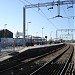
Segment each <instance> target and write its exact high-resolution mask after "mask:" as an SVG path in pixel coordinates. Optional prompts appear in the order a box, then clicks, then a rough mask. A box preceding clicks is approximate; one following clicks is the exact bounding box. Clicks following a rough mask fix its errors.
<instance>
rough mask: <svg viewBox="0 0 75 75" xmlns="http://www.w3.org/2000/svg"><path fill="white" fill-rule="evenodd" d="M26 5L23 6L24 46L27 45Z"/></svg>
mask: <svg viewBox="0 0 75 75" xmlns="http://www.w3.org/2000/svg"><path fill="white" fill-rule="evenodd" d="M25 10H26V9H25V7H23V46H25V45H26V38H25V36H26V15H25V14H26V11H25Z"/></svg>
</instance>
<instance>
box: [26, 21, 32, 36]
mask: <svg viewBox="0 0 75 75" xmlns="http://www.w3.org/2000/svg"><path fill="white" fill-rule="evenodd" d="M29 23H31V22H27V35H28V24H29Z"/></svg>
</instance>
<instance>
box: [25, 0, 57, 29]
mask: <svg viewBox="0 0 75 75" xmlns="http://www.w3.org/2000/svg"><path fill="white" fill-rule="evenodd" d="M24 1H25V2H27V3H29V4H32V3H31V2H29V1H27V0H24ZM33 10H34V11H35V12H37V13H39V12H38V11H36V10H35V9H33ZM40 11H41V12H42V14H43V15H42V14H40V13H39V14H40V15H41V16H42V17H44V18H45V19H46V20H47V21H48V22H50V23H51V24H52V25H53V26H54V27H55V29H58V28H57V27H56V26H55V25H54V23H52V22H51V21H50V20H49V18H48V17H47V16H46V15H45V14H44V13H43V11H42V10H41V9H40Z"/></svg>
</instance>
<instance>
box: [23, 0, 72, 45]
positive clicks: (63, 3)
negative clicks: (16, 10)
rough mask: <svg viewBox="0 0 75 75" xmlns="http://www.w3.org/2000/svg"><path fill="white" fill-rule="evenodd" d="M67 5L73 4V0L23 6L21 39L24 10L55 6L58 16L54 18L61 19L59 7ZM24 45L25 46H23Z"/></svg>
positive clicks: (24, 24) (24, 28)
mask: <svg viewBox="0 0 75 75" xmlns="http://www.w3.org/2000/svg"><path fill="white" fill-rule="evenodd" d="M67 4H73V0H71V1H60V0H58V1H53V2H46V3H38V4H31V3H30V5H24V7H23V38H24V39H25V36H26V32H25V31H26V9H28V8H39V7H47V6H55V5H56V6H57V7H58V15H57V16H56V17H62V16H61V15H60V5H67ZM24 45H25V44H24Z"/></svg>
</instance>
